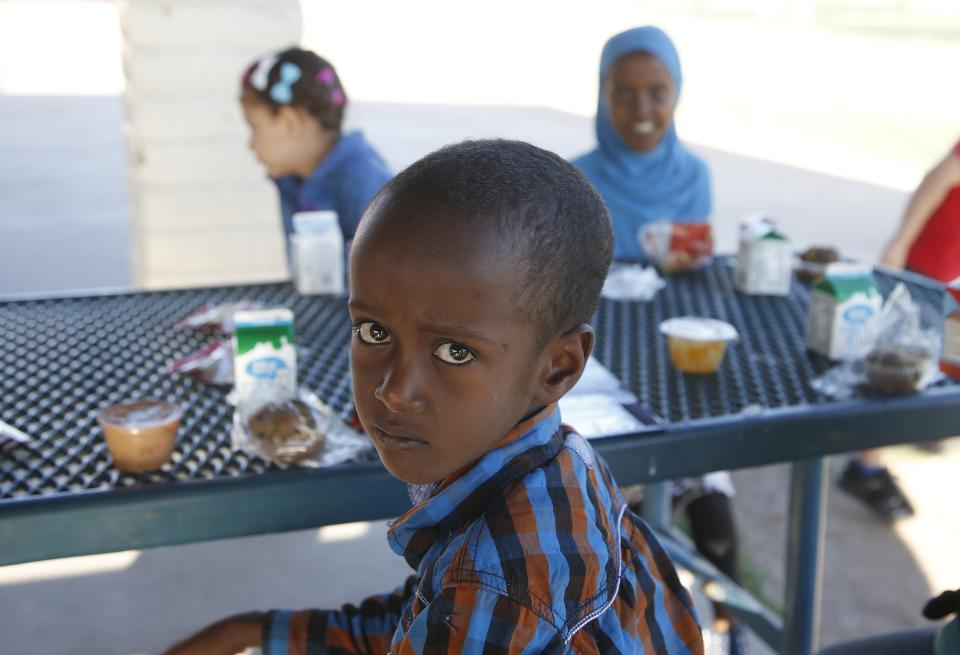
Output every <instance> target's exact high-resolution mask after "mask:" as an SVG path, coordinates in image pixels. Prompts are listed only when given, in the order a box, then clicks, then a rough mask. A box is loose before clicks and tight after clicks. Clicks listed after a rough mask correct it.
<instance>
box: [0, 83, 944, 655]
mask: <svg viewBox="0 0 960 655" xmlns="http://www.w3.org/2000/svg"><path fill="white" fill-rule="evenodd" d="M120 112H121V106H120V101H119V99H117V98H115V97H102V98H71V97H60V98H28V97H18V98H11V97H0V125H6V126H7V127H8V128H10V126H13V129H3V130H2V131H0V153H2V155H0V199H2V200H0V251H2V252H3V257H2V258H0V294H9V293H16V292H33V291H40V290H52V289H71V288H78V287H96V286H126V285H128V284H129V280H130V273H129V271H130V264H129V258H128V254H127V241H128V230H127V225H126V220H127V215H128V212H127V207H126V201H125V194H124V163H123V161H124V158H123V146H122V141H121V135H120V129H119V123H120V117H121V113H120ZM54 117H56V118H57V120H56V121H54V120H51V119H53V118H54ZM354 121H355V123H357V124H359V125H362V126H364V128H365V129H366V131H367V132H368V135H369V136H370V138H371V140H372V141H374V142H375V143H377V144H378V145H379V146H380V148H381V149H382V151H383V152H384V154H385V156H386V157H387V159H388V160H389V161H390V163H391V164H392V165H393V166H394V167H395V168H399V167H401V166H403V165H405V164H406V163H408V162H410V161H412V160H413V159H415V158H416V157H418V156H419V155H420V154H422V153H424V152H427V151H429V150H430V149H432V148H434V147H436V146H439V145H441V144H443V143H447V142H450V141H454V140H457V139H460V138H464V137H467V136H487V135H494V134H497V135H502V136H508V137H516V138H527V139H529V140H531V141H533V142H535V143H538V144H540V145H543V146H546V147H550V148H552V149H554V150H556V151H557V152H559V153H560V154H562V155H565V156H570V155H573V154H576V153H578V152H581V151H583V150H585V149H586V148H587V147H589V144H590V140H591V135H590V130H591V126H590V122H589V121H588V120H587V119H584V118H580V117H576V116H572V115H569V114H564V113H560V112H556V111H550V110H543V109H532V108H475V107H439V106H415V105H382V104H381V105H363V106H359V107H357V108H356V111H355V114H354ZM41 126H42V127H41ZM698 150H699V151H700V152H701V153H702V154H703V155H704V157H705V158H706V159H707V161H708V162H709V164H710V166H711V170H712V172H713V176H714V187H715V195H716V213H715V216H716V224H717V230H718V234H719V242H720V245H721V249H725V250H730V249H732V247H733V244H734V236H735V229H736V224H737V221H738V220H739V218H740V217H742V216H743V215H744V214H746V213H749V212H752V211H757V210H766V211H769V212H771V213H772V214H774V215H775V216H777V217H778V218H779V219H780V221H781V224H782V226H783V228H784V229H785V230H786V231H787V232H788V233H789V234H791V235H793V237H794V239H795V241H796V242H797V244H798V246H801V247H802V246H805V245H807V244H810V243H814V242H818V243H819V242H827V243H831V244H834V245H836V246H838V247H840V248H842V249H843V250H845V251H847V252H850V253H859V254H863V255H865V256H874V255H876V253H878V252H879V251H880V249H881V248H882V245H883V243H884V241H885V239H886V238H887V236H888V235H889V234H890V233H891V231H892V229H893V227H894V226H895V224H896V222H897V220H898V217H899V213H900V211H901V208H902V206H903V203H904V201H905V196H904V194H902V193H900V192H896V191H891V190H888V189H884V188H880V187H875V186H871V185H867V184H862V183H856V182H850V181H847V180H843V179H839V178H833V177H829V176H825V175H819V174H816V173H811V172H807V171H802V170H798V169H793V168H790V167H786V166H782V165H777V164H771V163H769V162H764V161H760V160H756V159H750V158H746V157H742V156H738V155H735V154H730V153H723V152H717V151H714V150H709V149H698ZM891 456H892V457H893V460H892V461H893V462H894V464H895V466H896V467H897V471H898V473H899V474H900V475H901V477H902V478H903V479H904V482H905V484H906V486H907V489H908V491H909V492H910V493H911V495H913V496H914V499H915V500H916V501H918V505H919V506H920V507H921V508H922V512H921V515H920V516H918V518H917V519H915V520H913V521H910V522H904V523H902V524H900V525H899V526H897V527H896V528H891V527H889V526H886V525H883V524H881V523H878V522H877V521H875V520H874V519H873V518H872V517H870V516H869V515H867V514H866V513H865V512H864V511H863V510H862V509H861V508H860V507H859V506H857V505H855V504H853V503H852V502H850V501H849V500H848V499H846V498H844V497H842V496H840V495H838V494H834V495H833V496H832V497H831V504H830V517H829V522H830V531H829V533H828V544H827V573H828V575H827V578H826V586H825V601H824V607H825V612H824V618H823V641H824V643H830V642H832V641H836V640H839V639H843V638H849V637H855V636H859V635H864V634H870V633H873V632H876V631H879V630H886V629H895V628H900V627H909V626H912V625H916V624H917V623H918V622H919V619H918V614H917V612H918V609H919V604H920V603H922V601H923V599H924V598H925V596H926V595H927V594H928V593H930V592H931V591H933V590H935V589H939V588H945V587H947V586H951V585H954V586H955V585H956V584H957V580H958V579H960V571H958V570H957V567H956V557H955V553H956V552H960V534H958V533H957V531H956V529H955V527H950V526H951V525H952V524H950V523H949V522H948V521H947V519H948V518H950V517H955V511H956V510H955V508H954V507H953V504H952V501H951V500H950V498H949V496H948V495H947V494H944V493H943V492H942V489H954V488H955V483H954V481H953V478H952V477H951V476H952V473H951V471H955V470H956V464H957V463H958V462H960V448H957V447H955V446H951V448H950V450H949V451H948V452H947V453H946V454H944V455H939V456H936V457H930V456H917V455H916V454H915V453H914V451H912V450H909V449H907V450H904V449H898V450H894V451H893V452H892V453H891ZM951 467H952V468H951ZM735 478H736V482H737V485H738V487H739V497H738V501H737V502H738V506H739V508H740V509H739V517H740V529H741V532H742V534H743V536H744V545H745V547H744V550H745V554H746V556H747V558H748V561H749V562H750V567H751V570H752V573H751V575H753V576H754V577H755V579H756V580H757V584H758V585H759V586H760V587H761V588H762V589H763V590H764V593H765V595H767V597H768V598H770V599H771V600H772V601H773V602H774V603H776V602H778V599H779V598H780V595H781V594H782V572H781V570H780V569H781V566H782V564H781V562H782V553H783V546H784V535H785V527H784V516H785V511H786V482H785V480H786V475H785V468H784V467H770V468H765V469H757V470H753V471H744V472H738V473H737V474H736V475H735ZM951 485H952V486H951ZM345 500H347V499H345ZM91 529H95V527H94V526H92V527H91ZM384 531H385V528H384V525H383V524H382V523H372V524H355V525H350V526H337V527H332V528H325V529H323V530H321V531H319V533H318V532H317V531H306V532H298V533H292V534H284V535H268V536H261V537H253V538H248V539H237V540H228V541H220V542H211V543H206V544H196V545H190V546H179V547H171V548H158V549H154V550H148V551H144V552H141V553H137V552H132V553H119V554H109V555H102V556H95V557H88V558H74V559H67V560H57V561H52V562H39V563H33V564H25V565H20V566H12V567H6V568H2V569H0V607H2V608H3V612H2V617H0V634H2V635H3V646H2V647H0V650H2V652H3V653H4V654H10V655H18V654H20V653H24V654H27V653H94V652H95V653H105V654H116V655H129V654H131V653H141V652H143V653H153V652H157V651H158V650H159V649H161V648H162V647H163V646H164V645H166V644H168V643H170V642H171V641H173V640H175V639H177V638H178V637H180V636H182V635H183V634H185V633H187V632H189V631H191V630H193V629H195V628H197V627H199V626H201V625H203V624H205V623H206V622H208V621H210V620H213V619H215V618H217V617H219V616H222V615H224V614H228V613H230V612H235V611H240V610H245V609H252V608H269V607H303V606H331V605H333V606H335V605H337V604H339V603H341V602H343V601H346V600H353V601H356V600H359V599H361V598H362V597H363V596H364V595H365V594H368V593H372V592H375V591H382V590H384V589H386V588H390V587H392V586H394V585H395V584H398V583H399V582H400V581H402V580H403V578H404V577H405V576H406V575H407V568H406V565H405V564H404V563H403V562H402V561H401V560H400V559H399V558H397V557H396V556H394V555H393V554H392V553H391V552H390V551H389V549H388V548H387V546H386V543H385V540H384ZM756 652H762V651H761V650H760V649H757V650H756Z"/></svg>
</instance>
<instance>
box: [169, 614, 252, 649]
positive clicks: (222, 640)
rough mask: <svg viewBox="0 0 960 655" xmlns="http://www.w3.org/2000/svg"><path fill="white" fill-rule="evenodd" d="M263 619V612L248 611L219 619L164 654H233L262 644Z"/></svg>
mask: <svg viewBox="0 0 960 655" xmlns="http://www.w3.org/2000/svg"><path fill="white" fill-rule="evenodd" d="M266 618H267V617H266V614H264V613H263V612H251V613H249V614H238V615H237V616H231V617H228V618H225V619H221V620H220V621H217V622H216V623H214V624H212V625H209V626H207V627H206V628H204V629H203V630H201V631H200V632H198V633H196V634H195V635H192V636H190V637H187V638H186V639H184V640H183V641H181V642H178V643H176V644H174V645H173V646H171V647H170V648H169V649H168V650H167V651H165V655H236V654H237V653H240V652H242V651H243V650H244V649H246V648H252V647H254V646H260V645H261V643H262V642H263V628H264V624H265V623H266Z"/></svg>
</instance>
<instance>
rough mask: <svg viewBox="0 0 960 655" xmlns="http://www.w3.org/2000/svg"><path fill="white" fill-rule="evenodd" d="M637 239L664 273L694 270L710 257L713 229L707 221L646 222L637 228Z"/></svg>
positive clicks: (709, 259) (711, 254)
mask: <svg viewBox="0 0 960 655" xmlns="http://www.w3.org/2000/svg"><path fill="white" fill-rule="evenodd" d="M637 240H638V241H639V242H640V244H641V245H642V246H643V249H644V251H645V252H646V253H647V256H648V257H649V258H650V259H651V261H653V263H654V264H656V266H657V268H659V269H660V270H661V271H663V272H665V273H680V272H683V271H693V270H696V269H698V268H702V267H703V266H705V265H706V264H708V263H710V261H711V260H712V259H713V231H712V230H711V228H710V224H709V223H702V222H700V223H673V222H670V221H658V222H656V223H649V224H647V225H644V226H643V227H641V228H640V229H639V230H638V231H637Z"/></svg>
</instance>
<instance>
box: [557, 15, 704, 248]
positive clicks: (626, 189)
mask: <svg viewBox="0 0 960 655" xmlns="http://www.w3.org/2000/svg"><path fill="white" fill-rule="evenodd" d="M634 52H648V53H650V54H651V55H653V56H654V57H656V58H657V59H659V60H660V61H661V62H662V63H663V64H664V65H665V66H666V67H667V70H668V71H669V72H670V76H671V77H672V78H673V84H674V86H675V87H676V90H677V98H679V97H680V88H681V86H682V83H683V77H682V76H681V74H680V58H679V56H678V55H677V50H676V48H674V47H673V42H672V41H670V37H668V36H667V35H666V34H665V33H664V32H663V31H662V30H660V29H658V28H656V27H637V28H635V29H632V30H627V31H626V32H621V33H620V34H617V35H616V36H615V37H613V38H611V39H610V40H609V41H607V44H606V45H605V46H604V47H603V54H602V55H601V56H600V93H599V96H600V97H599V99H598V100H597V116H596V129H597V147H596V148H595V149H594V150H592V151H591V152H589V153H587V154H585V155H582V156H581V157H578V158H577V159H575V160H573V164H574V165H575V166H576V167H577V168H579V169H580V170H581V171H583V174H584V175H586V176H587V178H588V179H589V180H590V181H591V182H593V185H594V186H595V187H596V188H597V191H599V192H600V195H601V196H603V199H604V201H605V202H606V203H607V208H608V209H609V210H610V215H611V216H612V218H613V232H614V236H615V238H616V247H615V249H614V258H615V259H637V258H641V257H643V254H644V253H643V248H642V246H641V245H640V244H639V243H638V241H637V230H638V229H639V228H640V227H641V226H642V225H644V224H646V223H651V222H653V221H657V220H662V219H669V220H671V221H702V220H706V219H707V218H708V217H709V216H710V209H711V207H710V204H711V203H710V173H709V172H708V171H707V167H706V164H704V163H703V162H702V161H701V160H700V159H699V158H697V157H696V156H695V155H693V154H692V153H691V152H690V151H689V150H687V149H686V148H685V147H684V145H683V144H682V143H680V140H679V139H678V138H677V131H676V128H675V126H674V124H673V122H672V121H671V123H670V126H669V127H668V128H667V131H666V133H665V134H664V135H663V138H662V139H661V140H660V143H658V144H657V145H656V147H655V148H654V149H653V150H651V151H650V152H645V153H637V152H634V151H633V150H631V149H630V148H629V147H627V145H626V144H625V143H624V142H623V139H622V138H620V135H619V134H618V133H617V129H616V128H615V127H614V126H613V123H612V122H611V121H610V114H609V112H608V109H607V103H606V100H605V99H604V86H605V83H606V77H607V71H608V70H609V69H610V66H612V65H613V63H614V62H615V61H617V60H618V59H619V58H620V57H623V56H624V55H629V54H632V53H634Z"/></svg>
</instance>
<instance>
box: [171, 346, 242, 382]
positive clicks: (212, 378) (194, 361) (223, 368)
mask: <svg viewBox="0 0 960 655" xmlns="http://www.w3.org/2000/svg"><path fill="white" fill-rule="evenodd" d="M166 372H167V374H174V373H177V374H181V375H189V376H190V377H194V378H196V379H198V380H200V381H201V382H206V383H207V384H220V385H230V384H233V348H232V346H231V343H230V342H229V341H214V342H213V343H210V344H207V345H206V346H204V347H203V348H201V349H200V350H197V351H196V352H192V353H190V354H189V355H187V356H186V357H183V358H181V359H178V360H177V361H175V362H174V363H173V364H171V365H170V367H169V368H168V369H167V371H166Z"/></svg>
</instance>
